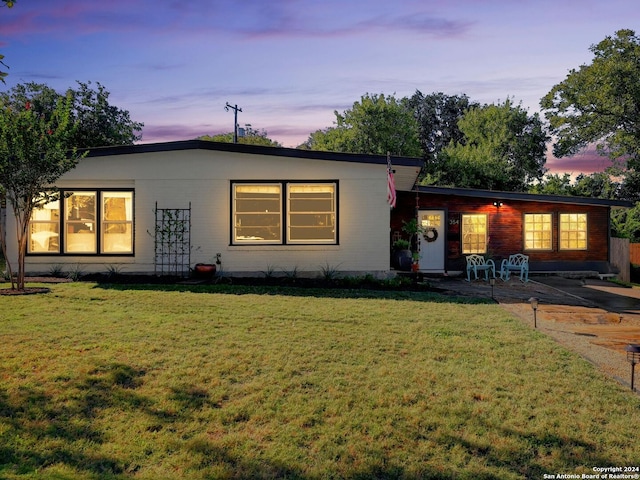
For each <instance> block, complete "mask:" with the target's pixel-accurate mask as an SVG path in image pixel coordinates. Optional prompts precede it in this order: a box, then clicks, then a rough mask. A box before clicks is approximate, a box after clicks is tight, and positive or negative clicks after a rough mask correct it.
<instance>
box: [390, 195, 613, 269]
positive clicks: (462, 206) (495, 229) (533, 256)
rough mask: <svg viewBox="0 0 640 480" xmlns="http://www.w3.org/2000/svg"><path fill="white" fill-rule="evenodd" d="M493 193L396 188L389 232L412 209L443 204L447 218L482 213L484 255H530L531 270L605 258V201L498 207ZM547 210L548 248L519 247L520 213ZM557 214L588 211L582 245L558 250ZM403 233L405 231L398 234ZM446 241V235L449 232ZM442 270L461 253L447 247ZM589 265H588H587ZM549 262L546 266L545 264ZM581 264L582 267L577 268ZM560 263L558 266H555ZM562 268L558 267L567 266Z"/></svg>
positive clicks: (454, 265) (460, 261) (460, 260)
mask: <svg viewBox="0 0 640 480" xmlns="http://www.w3.org/2000/svg"><path fill="white" fill-rule="evenodd" d="M494 200H495V199H493V198H478V197H466V196H456V195H437V194H419V195H418V196H416V193H415V192H399V193H398V202H397V208H396V209H395V210H394V211H393V212H392V215H391V233H392V235H393V233H394V232H397V231H400V232H401V228H402V224H403V222H404V221H406V220H408V219H410V218H412V217H414V216H415V213H416V210H417V209H442V210H445V211H446V212H447V215H448V218H449V219H455V218H459V216H460V215H462V214H465V213H474V214H479V213H481V214H486V215H487V217H488V222H489V227H488V230H489V231H488V236H489V244H488V255H489V256H491V257H493V258H494V259H496V260H498V261H500V260H501V259H502V258H505V257H507V256H509V255H510V254H513V253H525V254H526V255H529V261H530V263H531V265H532V269H534V268H535V269H538V270H545V269H553V265H554V264H555V265H560V264H565V265H573V267H574V268H575V269H590V268H595V267H593V265H596V264H601V263H607V262H608V260H609V208H608V207H605V206H602V207H601V206H592V205H575V204H569V203H567V204H564V203H549V202H535V201H520V200H512V201H504V200H503V204H502V206H501V207H500V208H498V207H496V206H494V205H493V202H494ZM525 213H550V214H551V215H552V222H553V237H552V238H553V245H552V249H551V250H549V251H535V250H533V251H525V250H524V225H523V222H524V214H525ZM560 213H586V214H587V228H588V232H587V249H586V250H560V248H559V242H558V237H559V226H558V222H559V218H560V215H559V214H560ZM403 236H405V237H406V235H403ZM448 242H451V237H450V236H449V237H448ZM447 252H448V258H447V269H448V270H457V269H459V268H461V267H462V266H464V257H463V255H462V254H460V253H455V252H456V249H455V248H454V249H451V248H449V247H447ZM590 266H591V267H590ZM547 267H548V268H547ZM580 267H585V268H580ZM556 268H560V267H556ZM566 268H567V267H565V268H563V269H566Z"/></svg>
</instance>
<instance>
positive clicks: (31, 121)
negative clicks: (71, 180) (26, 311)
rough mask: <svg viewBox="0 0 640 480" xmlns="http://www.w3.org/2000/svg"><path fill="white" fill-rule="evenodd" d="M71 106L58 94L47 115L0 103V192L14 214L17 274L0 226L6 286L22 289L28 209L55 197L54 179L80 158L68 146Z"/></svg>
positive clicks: (72, 127)
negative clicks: (15, 276)
mask: <svg viewBox="0 0 640 480" xmlns="http://www.w3.org/2000/svg"><path fill="white" fill-rule="evenodd" d="M72 104H73V101H72V98H71V95H68V96H67V97H64V98H59V99H58V100H57V102H56V105H55V108H54V109H53V111H52V112H51V115H50V116H45V115H43V114H41V113H39V112H37V111H36V110H35V109H34V108H33V105H32V104H31V103H30V102H26V103H24V104H23V105H21V106H20V107H19V108H16V106H15V104H9V103H7V102H5V101H4V100H2V101H0V190H1V191H2V192H1V193H3V194H4V195H5V196H6V199H7V201H8V203H9V204H10V205H11V207H12V209H13V212H14V215H15V218H16V239H17V242H18V275H17V278H16V279H15V281H14V277H13V272H12V268H11V264H10V261H9V258H8V257H7V255H6V244H5V234H4V231H3V226H2V225H1V224H0V243H1V244H2V252H3V255H4V257H5V260H6V264H7V268H8V272H9V275H10V277H11V288H12V289H16V288H17V289H19V290H24V287H25V285H24V279H25V278H24V277H25V270H24V260H25V254H26V251H27V239H28V236H29V220H30V219H31V214H32V212H33V210H34V209H35V208H39V207H41V206H42V205H44V204H45V203H48V202H49V201H51V200H53V199H55V195H56V194H55V189H54V187H53V184H54V182H55V181H56V180H57V179H58V178H59V177H60V176H61V175H62V174H63V173H65V172H67V171H69V170H70V169H72V168H73V167H74V166H75V165H76V164H77V162H78V160H79V159H80V158H81V157H82V155H79V154H78V153H77V150H76V149H75V148H70V147H71V144H70V141H71V139H72V138H73V134H74V130H75V124H74V123H73V122H72V118H71V109H72ZM85 155H86V152H85Z"/></svg>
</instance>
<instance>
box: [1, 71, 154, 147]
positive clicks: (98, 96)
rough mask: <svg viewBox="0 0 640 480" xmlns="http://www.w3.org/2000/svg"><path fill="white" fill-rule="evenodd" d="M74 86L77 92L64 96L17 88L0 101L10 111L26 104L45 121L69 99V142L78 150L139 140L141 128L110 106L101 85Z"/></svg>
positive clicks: (35, 87)
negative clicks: (57, 107) (73, 125)
mask: <svg viewBox="0 0 640 480" xmlns="http://www.w3.org/2000/svg"><path fill="white" fill-rule="evenodd" d="M76 83H77V84H78V88H77V89H73V88H69V89H68V90H67V91H66V93H65V94H64V95H61V94H59V93H57V92H56V91H55V90H54V89H52V88H51V87H49V86H47V85H45V84H41V83H34V82H29V83H25V84H18V85H16V86H14V87H13V88H11V90H10V91H9V92H2V93H0V101H1V102H2V103H4V104H7V105H12V106H13V108H20V107H21V106H24V105H25V104H26V103H27V102H29V103H30V104H31V105H32V108H33V111H34V112H36V113H38V114H40V115H44V117H45V118H46V119H48V118H50V117H51V115H52V114H53V112H54V110H55V109H56V105H57V104H58V102H59V100H60V99H61V98H67V97H68V98H70V101H71V108H70V111H69V115H70V122H71V123H73V124H75V125H76V128H75V129H74V131H73V133H72V137H71V138H70V140H69V141H70V145H73V146H75V147H77V148H91V147H103V146H114V145H131V144H133V143H134V142H136V141H138V140H140V139H141V138H142V135H141V131H142V127H143V126H144V124H143V123H140V122H134V121H132V120H131V117H130V115H129V112H128V111H127V110H121V109H119V108H117V107H115V106H113V105H110V104H109V101H108V100H109V92H108V91H107V90H106V88H105V87H104V86H103V85H102V84H100V83H99V82H97V83H96V89H93V88H91V82H87V83H84V82H76Z"/></svg>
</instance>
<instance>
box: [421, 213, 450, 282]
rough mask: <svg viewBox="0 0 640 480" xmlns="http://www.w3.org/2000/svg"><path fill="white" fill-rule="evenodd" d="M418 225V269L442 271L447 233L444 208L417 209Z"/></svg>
mask: <svg viewBox="0 0 640 480" xmlns="http://www.w3.org/2000/svg"><path fill="white" fill-rule="evenodd" d="M418 225H419V226H420V229H421V233H420V234H419V241H420V270H424V271H435V272H444V255H445V243H446V242H445V239H446V233H447V232H446V226H445V212H444V210H419V211H418Z"/></svg>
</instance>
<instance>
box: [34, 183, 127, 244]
mask: <svg viewBox="0 0 640 480" xmlns="http://www.w3.org/2000/svg"><path fill="white" fill-rule="evenodd" d="M28 245H29V249H28V251H29V253H49V254H55V253H58V254H131V253H133V191H107V190H104V191H102V190H62V191H61V192H60V200H57V201H54V202H50V203H48V204H46V205H44V206H43V207H42V208H39V209H36V210H34V212H33V215H32V217H31V221H30V223H29V242H28Z"/></svg>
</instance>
